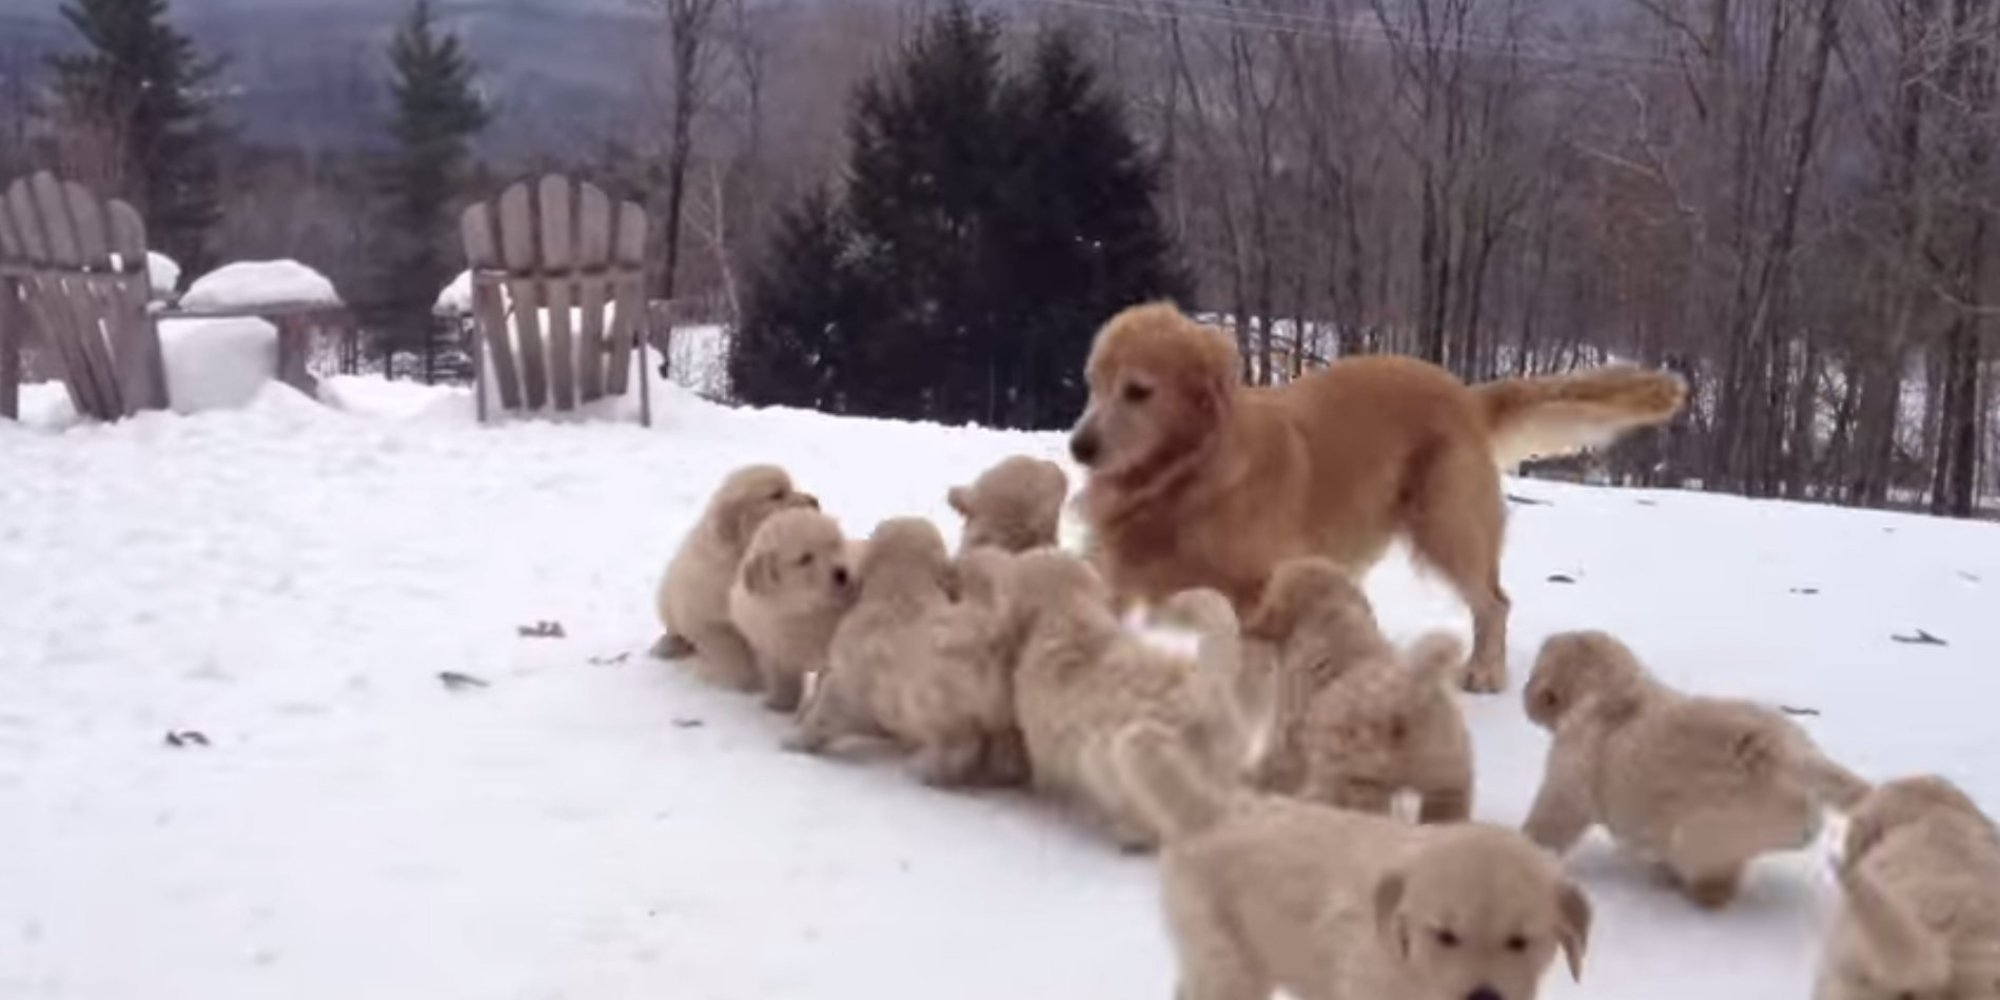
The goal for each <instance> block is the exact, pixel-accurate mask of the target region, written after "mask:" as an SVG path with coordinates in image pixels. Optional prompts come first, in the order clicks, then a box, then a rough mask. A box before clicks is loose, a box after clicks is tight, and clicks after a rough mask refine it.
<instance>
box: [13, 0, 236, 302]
mask: <svg viewBox="0 0 2000 1000" xmlns="http://www.w3.org/2000/svg"><path fill="white" fill-rule="evenodd" d="M62 14H63V17H64V18H65V19H66V20H68V21H69V23H70V25H71V26H72V27H74V28H75V29H76V31H77V33H78V34H80V35H82V36H83V40H84V41H85V42H86V43H87V44H88V46H89V47H88V49H87V50H85V51H83V52H78V53H73V54H68V55H59V56H55V57H53V58H52V59H51V60H50V62H51V65H52V67H53V68H54V70H55V92H56V95H57V98H58V100H59V101H60V103H61V108H62V110H63V112H64V114H65V115H66V116H67V117H68V118H69V119H70V121H71V122H72V124H73V126H74V127H76V128H78V129H79V130H81V131H85V132H87V133H89V134H90V136H91V137H92V139H93V141H95V142H97V143H99V144H100V146H101V148H100V149H97V150H95V151H94V152H95V153H96V154H97V156H99V157H101V161H102V162H101V163H100V167H101V173H102V176H101V177H94V178H92V180H94V181H100V182H102V183H104V184H105V185H106V186H107V187H108V189H109V191H110V193H113V194H115V195H117V196H118V197H121V198H124V199H126V200H128V201H130V202H131V203H132V204H133V206H134V207H135V208H137V209H138V210H139V212H140V214H141V215H142V216H144V218H145V220H146V230H147V236H148V239H149V240H150V242H151V243H152V244H153V245H154V246H155V247H158V248H159V249H161V250H162V251H164V252H165V253H167V254H168V255H170V256H172V257H174V258H176V259H177V260H179V261H180V262H181V263H182V264H183V265H184V266H185V267H187V268H189V269H190V272H191V273H193V272H194V271H195V270H197V269H200V268H202V267H204V266H206V264H207V262H208V245H207V239H208V232H209V230H210V229H211V228H212V227H213V226H214V225H215V222H216V220H217V219H218V218H220V217H221V209H220V207H219V202H218V195H217V159H218V150H219V147H220V145H221V143H222V140H223V134H222V131H221V130H220V129H219V128H218V127H217V125H216V124H215V119H214V115H213V107H212V102H211V99H210V97H209V96H208V95H207V94H206V93H205V92H204V88H205V86H206V85H207V84H208V83H209V82H210V81H211V80H213V79H214V77H215V75H216V74H217V73H218V72H219V71H220V68H221V64H220V63H217V62H214V61H210V60H205V59H203V58H202V57H201V55H200V54H199V53H198V52H197V51H196V49H195V46H194V42H193V41H192V40H190V39H189V38H188V37H187V36H186V35H184V34H182V33H181V32H180V31H178V30H177V29H175V28H174V26H173V25H172V23H171V22H170V21H169V20H168V7H167V0H69V2H67V3H65V4H64V5H63V7H62Z"/></svg>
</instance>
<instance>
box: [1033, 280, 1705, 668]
mask: <svg viewBox="0 0 2000 1000" xmlns="http://www.w3.org/2000/svg"><path fill="white" fill-rule="evenodd" d="M1238 368H1239V362H1238V356H1237V352H1236V347H1235V345H1234V344H1233V343H1232V342H1231V340H1230V339H1229V337H1228V336H1227V335H1225V334H1224V333H1222V332H1221V331H1219V330H1216V329H1213V328H1211V327H1207V326H1203V325H1201V324H1199V323H1196V322H1194V321H1193V320H1190V319H1189V318H1188V317H1186V316H1185V315H1183V314H1182V313H1181V312H1180V310H1178V309H1177V308H1175V307H1174V306H1172V305H1170V304H1166V303H1154V304H1149V305H1142V306H1134V307H1132V308H1130V309H1127V310H1125V311H1124V312H1121V313H1119V314H1118V315H1116V316H1114V317H1112V319H1111V320H1110V322H1108V323H1107V324H1105V326H1104V328H1103V329H1102V330H1101V331H1100V332H1099V333H1098V335H1097V340H1096V343H1095V345H1094V346H1093V347H1092V349H1091V353H1090V360H1089V366H1088V370H1087V374H1088V378H1089V382H1090V402H1089V405H1088V407H1087V408H1086V409H1085V410H1084V412H1083V415H1082V417H1081V418H1080V419H1079V420H1078V421H1077V424H1076V427H1075V430H1074V431H1073V433H1072V434H1071V436H1070V452H1071V454H1072V455H1073V456H1074V457H1075V459H1076V460H1077V462H1078V463H1080V464H1082V465H1083V466H1084V467H1085V468H1086V469H1087V470H1088V478H1087V479H1086V482H1085V485H1084V488H1083V490H1082V492H1081V494H1080V500H1079V507H1080V509H1081V513H1082V516H1083V519H1084V522H1085V524H1086V526H1087V527H1088V529H1089V531H1090V535H1091V541H1090V542H1089V548H1090V551H1091V552H1092V555H1093V559H1094V560H1095V561H1096V562H1097V563H1098V564H1099V565H1100V566H1101V568H1102V569H1103V570H1104V572H1105V573H1106V574H1107V577H1108V582H1109V583H1110V585H1111V588H1112V590H1113V592H1114V594H1116V595H1117V598H1118V600H1119V601H1120V602H1121V603H1130V602H1134V601H1153V600H1158V599H1160V598H1162V597H1164V596H1166V595H1167V594H1171V593H1174V592H1176V591H1180V590H1185V589H1187V588H1190V587H1213V588H1216V589H1218V590H1221V591H1222V592H1223V593H1224V594H1227V595H1228V596H1229V597H1230V598H1231V599H1232V600H1234V601H1235V602H1236V606H1237V608H1238V610H1239V611H1241V612H1243V613H1246V614H1247V613H1248V609H1249V608H1250V607H1252V606H1253V605H1254V604H1255V602H1256V600H1257V596H1258V594H1259V592H1260V591H1261V590H1262V589H1263V587H1264V584H1265V581H1266V579H1267V578H1268V577H1269V576H1270V574H1271V571H1272V569H1273V567H1275V566H1276V565H1277V564H1278V563H1280V562H1282V561H1283V560H1285V559H1287V558H1291V557H1293V556H1301V555H1322V556H1326V557H1327V558H1329V559H1332V560H1333V561H1334V562H1336V563H1338V564H1340V565H1341V566H1343V567H1344V568H1346V569H1347V570H1348V571H1349V572H1351V573H1354V574H1355V575H1357V576H1359V575H1360V574H1362V573H1364V572H1365V571H1366V570H1367V569H1368V568H1369V567H1371V566H1372V565H1374V563H1375V562H1376V561H1378V560H1379V559H1380V558H1381V556H1382V554H1383V553H1384V552H1385V551H1386V550H1387V548H1388V546H1389V544H1390V543H1391V542H1392V541H1393V540H1394V539H1396V538H1397V537H1399V536H1407V537H1408V539H1409V540H1410V542H1411V544H1412V547H1413V548H1414V549H1415V552H1416V555H1417V557H1418V558H1419V559H1420V560H1421V561H1422V562H1423V563H1425V564H1426V565H1428V566H1429V567H1431V568H1433V569H1435V570H1436V571H1438V572H1439V573H1440V574H1441V575H1442V576H1443V577H1444V578H1445V579H1446V580H1447V581H1448V582H1450V584H1451V585H1452V587H1453V588H1454V589H1455V590H1456V591H1457V593H1458V595H1459V596H1460V597H1461V598H1462V599H1463V600H1464V601H1465V603H1466V605H1467V607H1468V608H1469V609H1470V610H1471V612H1472V619H1473V643H1472V654H1471V659H1470V662H1469V668H1468V669H1467V671H1466V672H1465V675H1464V683H1465V686H1466V687H1467V689H1469V690H1473V691H1482V692H1493V691H1499V690H1501V689H1502V688H1504V687H1505V686H1506V679H1507V677H1506V640H1507V634H1506V629H1507V615H1508V609H1509V603H1508V598H1507V595H1506V593H1505V591H1503V590H1502V589H1501V586H1500V550H1501V535H1502V529H1503V526H1504V524H1505V517H1506V512H1505V510H1504V507H1503V497H1502V494H1501V487H1500V470H1501V469H1502V468H1504V467H1511V466H1512V465H1514V464H1515V463H1517V462H1519V461H1521V460H1523V459H1525V458H1529V457H1536V456H1548V455H1557V454H1563V453H1567V452H1571V451H1575V450H1578V449H1581V448H1585V447H1589V446H1593V445H1598V444H1602V443H1605V442H1608V441H1610V440H1611V439H1613V438H1615V437H1616V436H1617V435H1618V434H1620V433H1621V432H1623V431H1625V430H1628V429H1630V428H1636V427H1642V426H1646V425H1651V424H1658V423H1662V422H1664V421H1666V420H1668V419H1670V418H1671V417H1672V416H1673V415H1674V414H1675V413H1676V412H1677V411H1678V410H1679V409H1680V406H1681V403H1682V400H1683V398H1684V397H1685V395H1686V386H1685V385H1684V384H1683V383H1682V382H1681V381H1680V380H1679V379H1678V378H1675V377H1674V376H1672V375H1669V374H1666V373H1663V372H1654V371H1647V370H1643V369H1638V368H1629V367H1610V368H1603V369H1598V370H1595V371H1588V372H1581V373H1577V374H1573V375H1565V376H1557V377H1549V378H1532V379H1507V380H1502V381H1498V382H1490V383H1486V384H1482V385H1476V386H1467V385H1465V384H1464V383H1462V382H1460V381H1459V380H1458V379H1457V378H1456V377H1454V376H1452V375H1451V373H1449V372H1447V371H1445V370H1444V369H1442V368H1439V367H1437V366H1436V365H1432V364H1428V363H1425V362H1422V361H1418V360H1415V359H1413V358H1407V357H1394V356H1377V357H1363V358H1352V359H1344V360H1341V361H1337V362H1335V363H1333V364H1332V365H1329V366H1328V367H1326V368H1325V369H1323V370H1321V371H1318V372H1314V373H1312V374H1310V375H1307V376H1305V377H1302V378H1299V379H1296V380H1294V381H1292V382H1290V383H1289V384H1286V385H1283V386H1280V387H1276V388H1246V387H1244V386H1242V385H1241V384H1239V380H1238Z"/></svg>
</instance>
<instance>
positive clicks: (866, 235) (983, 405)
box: [847, 0, 1007, 421]
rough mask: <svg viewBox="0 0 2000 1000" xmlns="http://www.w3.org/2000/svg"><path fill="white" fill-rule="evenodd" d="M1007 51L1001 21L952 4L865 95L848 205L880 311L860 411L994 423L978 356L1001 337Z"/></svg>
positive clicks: (871, 327)
mask: <svg viewBox="0 0 2000 1000" xmlns="http://www.w3.org/2000/svg"><path fill="white" fill-rule="evenodd" d="M999 41H1000V25H999V22H998V21H997V20H996V19H994V18H992V17H990V16H981V15H978V14H976V13H974V12H973V10H972V8H971V7H969V6H968V5H967V4H966V3H964V2H963V0H953V2H951V3H949V4H947V6H945V8H944V9H943V10H941V11H940V12H939V13H938V14H937V15H935V16H934V17H933V18H932V20H931V22H930V23H929V24H928V25H926V26H925V29H924V31H923V32H922V33H921V34H920V35H919V36H918V37H917V39H916V40H915V42H914V43H913V44H912V45H911V46H910V47H909V49H908V50H907V51H906V52H905V53H904V55H903V58H902V60H901V63H900V65H898V66H897V67H896V68H895V69H894V70H893V71H892V72H891V73H890V74H889V75H888V76H886V77H882V78H878V79H875V80H872V81H870V82H868V83H866V84H864V85H863V87H862V90H861V95H860V100H859V101H858V102H857V105H856V110H855V114H854V120H853V122H852V125H851V127H850V129H849V135H850V140H851V143H850V144H851V148H852V152H851V160H850V165H849V186H848V192H847V198H848V202H847V204H848V214H849V216H850V217H851V219H852V220H853V226H854V230H855V240H856V244H857V245H858V246H859V247H860V248H861V251H862V252H861V254H860V256H859V258H858V260H857V262H856V268H857V270H856V277H857V280H859V281H860V282H862V283H863V284H864V285H865V286H866V288H867V298H868V299H869V301H871V302H874V303H877V304H879V310H878V312H877V314H876V315H874V316H872V317H871V318H870V321H869V322H868V323H867V330H868V335H867V337H866V338H865V339H864V340H863V341H862V342H861V343H860V344H859V345H857V352H856V353H857V358H856V368H855V372H856V380H855V384H853V385H851V386H849V391H850V397H851V398H852V400H853V402H854V405H855V406H856V407H857V408H858V409H859V410H861V411H862V412H866V413H871V414H875V415H880V416H893V417H903V418H926V419H934V420H945V421H963V420H990V419H991V418H992V416H993V414H992V412H991V407H990V406H989V405H987V404H988V403H989V401H990V399H991V392H990V388H991V386H992V381H993V380H992V378H991V371H990V367H989V366H987V365H986V364H985V363H984V359H983V357H982V355H981V350H982V346H981V345H983V344H985V343H986V342H988V341H989V340H990V338H991V337H992V336H993V335H994V333H995V330H994V320H995V310H994V308H993V306H994V299H993V291H994V290H993V288H992V286H991V282H990V280H989V275H988V272H987V270H986V268H985V267H984V264H985V260H984V258H985V253H986V248H985V246H984V232H985V227H986V226H987V224H988V223H989V221H990V219H991V216H992V214H993V211H994V208H995V195H996V192H997V188H998V185H999V182H1000V179H1001V173H1002V171H1003V170H1004V168H1005V163H1006V157H1007V150H1006V148H1005V137H1004V135H1003V134H1002V132H1001V123H1000V118H999V114H998V111H999V108H998V103H999V96H1000V86H1001V80H1000V45H999Z"/></svg>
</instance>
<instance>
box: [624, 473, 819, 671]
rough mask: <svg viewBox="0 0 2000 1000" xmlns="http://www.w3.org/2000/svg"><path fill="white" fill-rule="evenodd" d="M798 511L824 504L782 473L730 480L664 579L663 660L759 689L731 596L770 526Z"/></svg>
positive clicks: (657, 649) (658, 650)
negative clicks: (757, 537)
mask: <svg viewBox="0 0 2000 1000" xmlns="http://www.w3.org/2000/svg"><path fill="white" fill-rule="evenodd" d="M797 508H807V509H812V510H817V509H819V501H818V500H815V499H814V498H813V496H812V494H809V493H801V492H799V491H798V490H796V489H794V488H793V486H792V477H791V476H790V475H788V474H787V473H786V472H785V470H783V469H781V468H778V467H777V466H775V465H750V466H745V467H743V468H741V469H737V470H736V471H735V472H732V473H730V474H729V475H728V477H727V478H725V479H723V481H722V485H721V487H719V488H718V489H717V490H716V491H715V494H714V496H712V497H710V498H709V501H708V508H707V510H705V511H703V513H702V516H701V520H700V521H698V522H696V523H695V526H694V530H692V531H689V532H688V534H687V537H686V538H684V539H682V540H681V547H680V549H679V550H678V551H676V552H675V553H674V558H673V561H672V562H670V563H668V564H667V572H666V575H665V576H663V577H661V578H660V587H659V592H658V594H657V599H656V603H657V606H658V609H659V613H660V624H661V625H662V626H664V627H665V628H666V633H665V634H664V635H662V636H661V637H660V641H659V642H657V643H655V644H654V646H653V651H654V653H655V655H659V656H661V657H662V658H668V659H670V658H676V657H681V656H687V655H689V654H694V655H697V656H699V657H700V660H701V663H702V665H703V666H704V667H705V668H706V669H705V673H706V674H707V675H709V676H710V678H711V679H713V680H715V681H717V682H719V683H722V684H725V685H728V686H730V687H734V688H739V689H743V690H755V689H756V688H757V686H758V676H757V668H756V662H755V659H754V658H753V657H752V655H751V653H750V647H749V646H748V645H746V644H745V643H744V641H743V634H742V633H741V632H738V631H737V630H736V626H735V624H734V623H733V622H731V621H730V620H729V588H730V586H731V585H732V584H733V583H735V581H736V570H737V567H738V565H739V564H741V563H742V561H743V551H744V549H746V548H748V547H749V545H750V538H751V536H752V535H754V534H756V532H757V529H758V528H759V527H760V526H762V525H763V523H764V521H765V519H767V518H769V517H770V516H771V515H773V514H775V513H777V512H779V511H782V510H792V509H797Z"/></svg>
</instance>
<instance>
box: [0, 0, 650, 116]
mask: <svg viewBox="0 0 2000 1000" xmlns="http://www.w3.org/2000/svg"><path fill="white" fill-rule="evenodd" d="M30 3H32V4H33V7H32V8H31V9H28V10H26V11H21V10H8V11H7V12H5V13H0V38H3V39H5V40H6V41H5V42H4V43H0V77H8V76H11V75H14V74H21V73H25V74H28V75H29V76H30V77H36V76H39V75H40V74H41V72H42V68H41V64H42V59H43V57H44V56H45V55H46V54H47V53H49V52H51V51H56V50H59V49H61V48H64V47H67V46H69V45H71V44H73V43H74V40H73V35H72V33H71V32H70V30H69V28H68V26H67V25H66V24H64V23H63V22H62V20H61V18H60V16H59V15H58V13H57V3H56V2H55V0H30ZM8 6H10V7H11V6H12V4H9V5H8ZM407 9H408V3H407V0H173V10H174V15H175V20H176V21H177V22H178V23H179V24H180V25H181V26H182V27H183V28H185V29H186V30H187V31H188V32H189V33H190V34H192V35H194V37H195V38H196V39H197V40H198V41H199V42H200V43H201V45H202V47H203V49H204V50H205V51H207V52H209V53H211V54H215V55H222V56H226V57H227V58H228V68H227V70H226V71H225V73H224V78H223V84H224V86H225V87H226V88H227V92H228V100H227V104H226V107H227V109H228V114H229V117H230V118H231V119H232V120H234V121H235V122H236V123H238V124H239V125H240V126H242V128H243V130H244V132H245V134H246V135H247V136H249V137H251V138H257V139H265V140H270V141H282V142H288V143H300V144H306V145H346V144H350V143H354V142H365V141H367V140H368V139H369V138H372V137H373V136H374V135H375V134H376V133H377V131H378V129H377V122H378V121H379V114H380V112H379V106H380V100H379V95H380V94H381V80H382V78H383V76H384V75H385V73H386V67H385V65H384V62H385V60H384V56H383V52H384V49H385V48H386V47H387V45H388V40H389V37H390V35H391V34H393V32H394V31H395V27H396V24H397V22H398V21H399V20H400V19H401V17H402V15H403V14H404V12H405V11H406V10H407ZM438 9H439V13H440V14H441V15H442V17H443V19H444V21H445V22H446V23H447V24H449V25H450V26H451V27H452V28H453V29H454V30H456V31H458V32H459V33H460V35H461V36H463V37H464V39H465V42H466V45H467V47H468V48H469V49H470V51H471V52H472V54H473V55H474V57H475V58H477V59H478V61H479V63H480V66H481V68H482V70H483V74H482V79H481V83H482V86H484V87H485V88H486V90H487V94H488V97H489V98H491V99H492V100H493V101H494V102H495V103H496V104H497V106H498V107H499V109H500V110H501V113H502V117H501V120H500V122H499V124H498V127H497V128H496V129H495V130H494V136H493V138H494V139H495V140H496V141H497V142H498V143H500V144H501V145H503V146H518V145H523V144H526V143H529V142H533V141H535V140H536V138H546V137H547V135H548V133H549V132H551V131H555V132H557V133H559V134H574V133H577V132H588V131H594V130H596V129H598V128H601V127H603V126H605V125H606V124H607V123H608V122H611V121H616V120H619V116H620V115H621V114H622V113H623V112H624V111H625V110H627V109H628V108H629V107H630V106H631V103H632V101H633V100H635V99H636V97H637V95H638V93H639V90H640V88H639V86H638V84H637V82H636V81H635V77H636V75H637V67H638V66H639V65H641V60H642V59H643V56H644V53H645V50H646V46H647V44H648V42H649V39H650V38H651V32H650V20H649V19H648V18H647V17H646V15H645V13H644V11H643V10H642V9H640V8H639V7H637V6H636V5H634V4H632V3H630V2H628V0H444V2H441V3H439V4H438Z"/></svg>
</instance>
